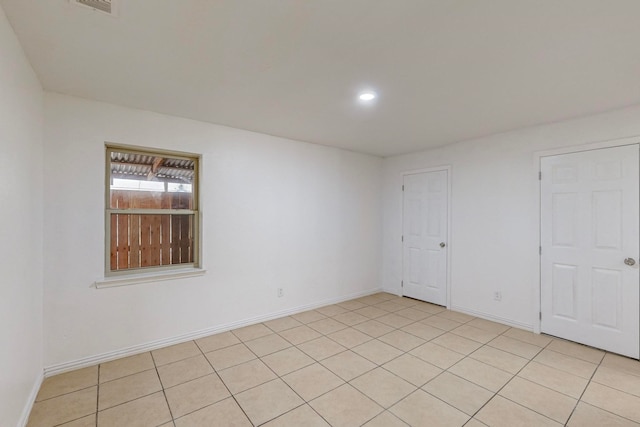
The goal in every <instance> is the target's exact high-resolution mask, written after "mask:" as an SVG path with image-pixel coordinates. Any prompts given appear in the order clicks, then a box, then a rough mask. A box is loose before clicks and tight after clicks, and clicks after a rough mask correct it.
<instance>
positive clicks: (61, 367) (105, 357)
mask: <svg viewBox="0 0 640 427" xmlns="http://www.w3.org/2000/svg"><path fill="white" fill-rule="evenodd" d="M378 292H383V290H382V289H380V288H375V289H370V290H367V291H362V292H356V293H353V294H349V295H343V296H341V297H337V298H329V299H326V300H322V301H318V302H314V303H311V304H306V305H301V306H298V307H294V308H290V309H287V310H281V311H277V312H274V313H269V314H266V315H262V316H257V317H252V318H249V319H243V320H239V321H236V322H231V323H225V324H222V325H218V326H214V327H211V328H206V329H201V330H199V331H194V332H190V333H187V334H183V335H179V336H176V337H171V338H166V339H162V340H157V341H152V342H148V343H145V344H140V345H135V346H132V347H127V348H123V349H120V350H115V351H110V352H107V353H102V354H97V355H95V356H89V357H84V358H82V359H77V360H73V361H71V362H64V363H58V364H55V365H51V366H47V367H45V368H44V377H45V378H46V377H50V376H52V375H57V374H61V373H63V372H67V371H73V370H75V369H80V368H86V367H88V366H93V365H97V364H99V363H104V362H109V361H111V360H115V359H119V358H121V357H127V356H133V355H135V354H139V353H144V352H147V351H151V350H157V349H159V348H162V347H166V346H169V345H174V344H180V343H183V342H186V341H191V340H194V339H198V338H202V337H206V336H208V335H213V334H218V333H220V332H226V331H229V330H231V329H236V328H241V327H243V326H249V325H253V324H255V323H260V322H266V321H268V320H273V319H277V318H279V317H284V316H290V315H292V314H296V313H300V312H302V311H307V310H313V309H314V308H318V307H322V306H325V305H331V304H336V303H340V302H343V301H348V300H350V299H354V298H359V297H363V296H367V295H371V294H375V293H378ZM37 392H38V390H37V389H36V393H37ZM34 398H35V396H34ZM27 416H28V413H27Z"/></svg>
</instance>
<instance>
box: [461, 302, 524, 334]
mask: <svg viewBox="0 0 640 427" xmlns="http://www.w3.org/2000/svg"><path fill="white" fill-rule="evenodd" d="M451 310H453V311H459V312H460V313H464V314H469V315H471V316H475V317H480V318H482V319H485V320H491V321H493V322H498V323H502V324H503V325H507V326H511V327H514V328H520V329H525V330H527V331H533V325H532V324H530V323H523V322H518V321H514V320H511V319H505V318H504V317H499V316H494V315H493V314H489V313H484V312H482V311H477V310H472V309H470V308H465V307H460V306H457V305H452V306H451Z"/></svg>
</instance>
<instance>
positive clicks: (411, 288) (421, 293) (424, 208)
mask: <svg viewBox="0 0 640 427" xmlns="http://www.w3.org/2000/svg"><path fill="white" fill-rule="evenodd" d="M403 188H404V192H403V194H404V209H403V238H402V241H403V251H402V254H403V258H402V259H403V266H402V272H403V294H404V295H406V296H408V297H412V298H417V299H420V300H423V301H428V302H431V303H434V304H440V305H446V304H447V246H446V245H447V203H448V194H447V192H448V183H447V171H446V170H440V171H435V172H425V173H416V174H411V175H405V176H404V187H403Z"/></svg>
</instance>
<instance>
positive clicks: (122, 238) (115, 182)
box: [106, 146, 199, 275]
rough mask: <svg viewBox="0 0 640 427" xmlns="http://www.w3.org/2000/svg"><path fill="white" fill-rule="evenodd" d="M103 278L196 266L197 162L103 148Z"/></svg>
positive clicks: (193, 158)
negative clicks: (106, 178) (104, 268)
mask: <svg viewBox="0 0 640 427" xmlns="http://www.w3.org/2000/svg"><path fill="white" fill-rule="evenodd" d="M107 177H108V180H107V188H106V230H107V233H106V245H107V251H106V255H107V256H106V258H107V259H106V274H107V275H117V274H119V273H124V272H128V273H132V272H140V273H142V272H147V271H149V270H160V269H172V268H179V267H188V266H192V267H198V266H199V260H198V255H199V250H198V248H199V235H198V157H197V156H194V155H190V154H177V153H166V152H159V151H154V152H152V151H146V150H138V149H131V148H120V147H115V146H107Z"/></svg>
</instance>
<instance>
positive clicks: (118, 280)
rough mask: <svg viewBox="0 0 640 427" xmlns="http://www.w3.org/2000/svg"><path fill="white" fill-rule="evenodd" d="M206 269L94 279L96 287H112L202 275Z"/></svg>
mask: <svg viewBox="0 0 640 427" xmlns="http://www.w3.org/2000/svg"><path fill="white" fill-rule="evenodd" d="M206 272H207V270H203V269H201V268H188V269H184V270H170V271H156V272H153V273H144V274H132V275H128V276H117V277H105V278H104V279H102V280H96V281H95V282H94V285H95V287H96V288H97V289H104V288H113V287H116V286H127V285H137V284H140V283H149V282H159V281H163V280H174V279H184V278H186V277H197V276H204V275H205V274H206Z"/></svg>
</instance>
